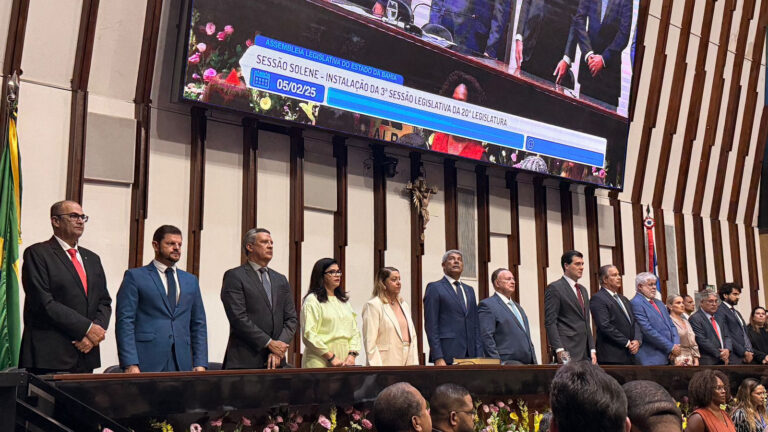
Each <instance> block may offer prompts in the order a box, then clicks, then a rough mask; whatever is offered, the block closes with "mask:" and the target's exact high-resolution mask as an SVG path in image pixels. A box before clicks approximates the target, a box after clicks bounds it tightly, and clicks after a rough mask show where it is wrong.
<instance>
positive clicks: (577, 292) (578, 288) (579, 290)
mask: <svg viewBox="0 0 768 432" xmlns="http://www.w3.org/2000/svg"><path fill="white" fill-rule="evenodd" d="M576 297H578V298H579V303H581V310H582V312H583V311H584V297H582V295H581V285H579V284H576Z"/></svg>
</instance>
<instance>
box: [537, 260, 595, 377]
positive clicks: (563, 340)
mask: <svg viewBox="0 0 768 432" xmlns="http://www.w3.org/2000/svg"><path fill="white" fill-rule="evenodd" d="M560 265H561V266H562V268H563V272H564V273H565V274H564V275H563V277H562V278H560V279H558V280H556V281H554V282H552V283H551V284H549V285H548V286H547V289H546V291H544V326H545V327H546V329H547V339H549V347H550V348H551V349H552V350H553V351H554V352H555V355H556V357H557V362H558V363H563V362H564V361H565V360H568V359H569V358H570V359H571V360H574V361H578V360H591V361H592V363H593V364H597V356H596V355H595V342H594V341H593V340H592V329H591V328H590V327H589V324H590V322H589V319H590V318H589V297H588V296H587V289H586V288H584V287H583V286H582V285H581V284H579V283H578V280H579V279H580V278H581V275H582V273H583V272H584V255H582V253H581V252H579V251H575V250H570V251H567V252H565V253H564V254H563V256H562V257H561V258H560Z"/></svg>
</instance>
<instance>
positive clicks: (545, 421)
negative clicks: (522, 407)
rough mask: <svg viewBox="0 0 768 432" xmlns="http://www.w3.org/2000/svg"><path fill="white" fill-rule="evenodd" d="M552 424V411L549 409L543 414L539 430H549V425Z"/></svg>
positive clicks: (546, 431)
mask: <svg viewBox="0 0 768 432" xmlns="http://www.w3.org/2000/svg"><path fill="white" fill-rule="evenodd" d="M550 424H552V411H547V412H545V413H544V415H543V416H541V421H540V422H539V432H549V425H550Z"/></svg>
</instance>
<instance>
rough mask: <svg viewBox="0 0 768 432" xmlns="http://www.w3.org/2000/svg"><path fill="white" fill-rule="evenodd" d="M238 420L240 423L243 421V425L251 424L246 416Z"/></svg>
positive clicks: (248, 425)
mask: <svg viewBox="0 0 768 432" xmlns="http://www.w3.org/2000/svg"><path fill="white" fill-rule="evenodd" d="M240 422H241V423H243V426H245V427H250V426H251V421H250V420H248V419H247V418H245V417H243V418H241V419H240Z"/></svg>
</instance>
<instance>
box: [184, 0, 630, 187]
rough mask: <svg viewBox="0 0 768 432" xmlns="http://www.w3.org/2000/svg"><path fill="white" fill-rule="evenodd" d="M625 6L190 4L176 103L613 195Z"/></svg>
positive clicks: (620, 163) (525, 2)
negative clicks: (542, 177)
mask: <svg viewBox="0 0 768 432" xmlns="http://www.w3.org/2000/svg"><path fill="white" fill-rule="evenodd" d="M638 2H639V0H515V1H513V0H411V1H408V0H330V1H324V0H189V2H188V4H187V6H188V8H187V10H188V13H187V14H186V15H185V19H186V20H187V22H186V24H187V31H186V33H185V35H184V40H183V46H184V50H185V52H184V56H183V61H182V63H183V65H184V66H183V68H182V69H181V73H180V76H181V77H182V78H181V79H182V80H183V82H182V86H181V89H180V91H179V93H180V97H181V98H182V99H183V100H185V101H190V102H196V103H203V104H207V105H212V106H218V107H224V108H227V109H231V110H236V111H241V112H244V113H249V114H256V115H259V116H267V117H271V118H275V119H279V120H283V121H291V122H296V123H302V124H309V125H313V126H316V127H319V128H323V129H327V130H332V131H338V132H340V133H343V134H346V135H357V136H362V137H367V138H370V139H374V140H380V141H387V142H396V143H398V144H402V145H407V146H412V147H416V148H420V149H426V150H431V151H436V152H442V153H449V154H452V155H456V156H460V157H464V158H469V159H475V160H481V161H486V162H490V163H495V164H499V165H504V166H510V167H514V168H518V169H525V170H531V171H536V172H539V173H542V174H547V175H552V176H558V177H563V178H567V179H571V180H573V181H578V182H585V183H592V184H596V185H600V186H604V187H609V188H618V189H621V188H622V184H623V178H624V162H625V156H626V147H627V136H628V131H629V121H628V118H627V115H628V107H629V105H630V104H629V102H630V100H631V95H630V89H631V88H632V85H631V83H632V71H633V62H634V46H635V41H636V38H637V32H636V29H635V27H636V21H637V10H638Z"/></svg>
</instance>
